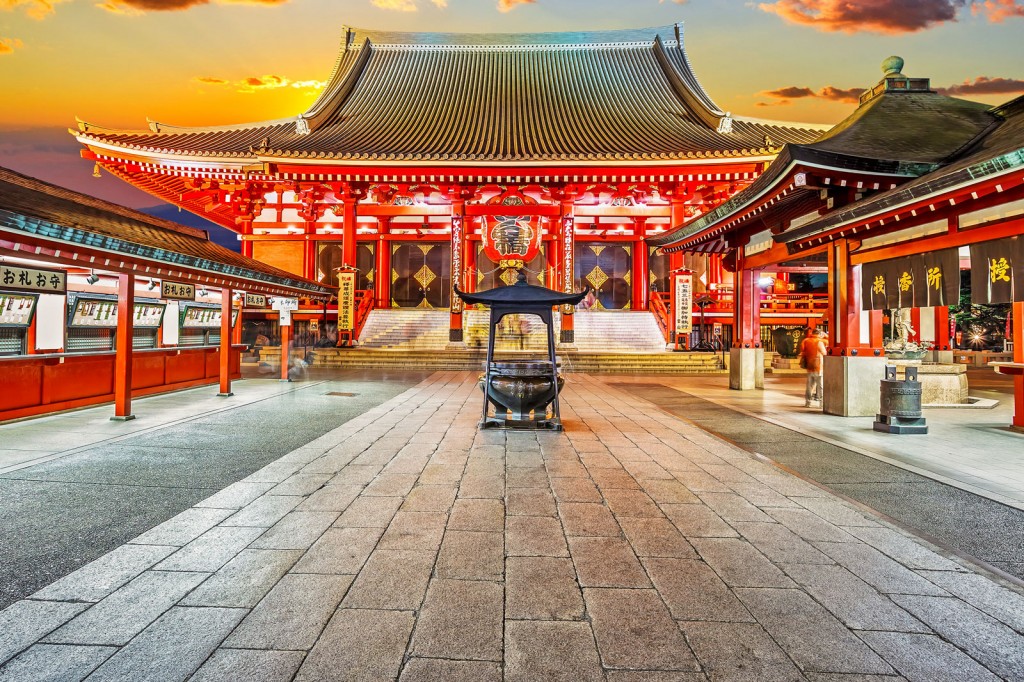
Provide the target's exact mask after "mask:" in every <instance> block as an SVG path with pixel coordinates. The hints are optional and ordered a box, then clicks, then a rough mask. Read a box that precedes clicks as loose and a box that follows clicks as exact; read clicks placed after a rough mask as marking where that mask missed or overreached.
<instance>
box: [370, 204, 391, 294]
mask: <svg viewBox="0 0 1024 682" xmlns="http://www.w3.org/2000/svg"><path fill="white" fill-rule="evenodd" d="M390 232H391V218H381V219H380V234H379V235H378V236H377V252H376V253H375V254H374V256H375V258H374V260H375V261H376V263H375V267H376V270H377V272H376V274H374V280H373V289H374V296H375V298H376V299H377V302H376V307H377V308H390V307H391V242H390V241H389V239H388V233H390Z"/></svg>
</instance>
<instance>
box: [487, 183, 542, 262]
mask: <svg viewBox="0 0 1024 682" xmlns="http://www.w3.org/2000/svg"><path fill="white" fill-rule="evenodd" d="M488 203H490V204H500V205H502V206H526V205H528V204H534V203H536V202H535V201H533V200H532V199H530V198H529V197H525V196H523V195H521V194H511V193H510V194H504V195H499V196H497V197H495V198H494V199H492V200H491V201H490V202H488ZM541 233H542V229H541V223H540V218H539V217H537V216H528V215H510V216H501V215H496V216H488V217H487V218H485V219H484V229H483V235H482V236H483V246H484V253H485V254H487V257H488V258H490V259H491V260H492V261H493V262H495V263H502V264H504V263H509V262H510V261H511V262H515V263H517V264H516V265H511V264H509V265H508V266H507V267H522V266H523V265H524V264H526V263H529V262H530V261H532V260H533V259H534V258H536V257H537V254H539V253H540V245H541Z"/></svg>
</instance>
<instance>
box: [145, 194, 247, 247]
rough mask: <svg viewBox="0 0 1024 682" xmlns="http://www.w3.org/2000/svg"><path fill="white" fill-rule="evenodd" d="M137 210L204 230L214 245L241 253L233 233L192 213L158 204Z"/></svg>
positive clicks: (239, 245)
mask: <svg viewBox="0 0 1024 682" xmlns="http://www.w3.org/2000/svg"><path fill="white" fill-rule="evenodd" d="M138 210H140V211H142V212H143V213H145V214H147V215H151V216H153V217H155V218H163V219H164V220H170V221H171V222H174V223H180V224H181V225H188V226H189V227H197V228H199V229H200V230H206V231H207V232H209V233H210V241H212V242H214V243H215V244H220V245H221V246H223V247H224V248H226V249H231V250H232V251H235V252H237V253H241V251H242V242H240V241H238V236H237V235H236V234H235V233H234V232H232V231H231V230H227V229H225V228H223V227H221V226H220V225H217V224H216V223H212V222H210V221H209V220H207V219H206V218H200V217H199V216H197V215H196V214H194V213H190V212H188V211H186V210H181V211H179V210H178V207H177V206H171V205H170V204H160V205H159V206H149V207H147V208H140V209H138Z"/></svg>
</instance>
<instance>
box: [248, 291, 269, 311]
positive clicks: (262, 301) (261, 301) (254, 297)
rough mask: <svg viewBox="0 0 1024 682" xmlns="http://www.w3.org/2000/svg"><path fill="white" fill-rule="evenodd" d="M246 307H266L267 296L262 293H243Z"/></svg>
mask: <svg viewBox="0 0 1024 682" xmlns="http://www.w3.org/2000/svg"><path fill="white" fill-rule="evenodd" d="M245 307H246V308H266V307H267V297H266V296H265V295H264V294H250V293H246V294H245Z"/></svg>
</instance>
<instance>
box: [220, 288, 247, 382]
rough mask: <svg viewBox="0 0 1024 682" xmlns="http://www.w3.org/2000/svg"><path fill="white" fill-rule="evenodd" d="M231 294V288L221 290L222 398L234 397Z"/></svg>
mask: <svg viewBox="0 0 1024 682" xmlns="http://www.w3.org/2000/svg"><path fill="white" fill-rule="evenodd" d="M231 294H232V291H231V288H230V287H224V288H223V289H221V290H220V393H218V394H217V395H219V396H221V397H222V398H227V397H229V396H232V395H234V394H233V393H232V392H231V342H232V341H233V340H234V334H233V333H232V331H233V330H232V328H231V313H232V310H233V308H232V298H231ZM238 316H239V318H241V316H242V314H241V313H239V314H238ZM239 322H241V320H239ZM239 326H241V325H239Z"/></svg>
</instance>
